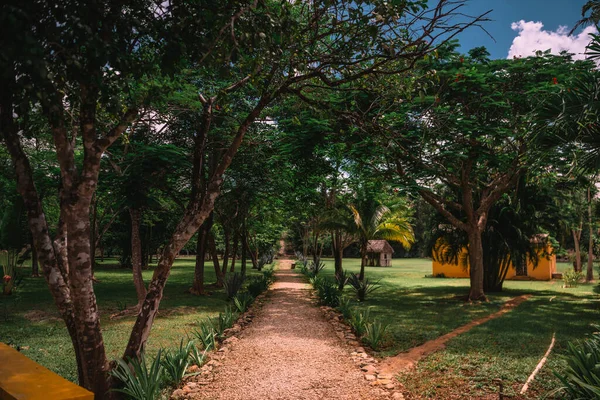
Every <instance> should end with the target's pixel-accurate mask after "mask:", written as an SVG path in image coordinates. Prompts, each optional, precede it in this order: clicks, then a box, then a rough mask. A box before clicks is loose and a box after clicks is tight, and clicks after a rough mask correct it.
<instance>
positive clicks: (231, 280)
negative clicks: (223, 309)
mask: <svg viewBox="0 0 600 400" xmlns="http://www.w3.org/2000/svg"><path fill="white" fill-rule="evenodd" d="M245 280H246V277H245V275H244V274H240V273H239V272H235V273H233V274H230V275H229V276H228V277H227V279H226V280H225V282H224V283H223V286H224V287H225V293H226V294H227V299H228V300H229V299H232V298H233V297H234V296H235V295H236V294H237V292H239V291H240V289H241V288H242V285H243V284H244V281H245Z"/></svg>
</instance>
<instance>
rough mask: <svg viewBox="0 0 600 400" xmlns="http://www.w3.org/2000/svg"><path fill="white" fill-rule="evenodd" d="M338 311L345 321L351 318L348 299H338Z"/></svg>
mask: <svg viewBox="0 0 600 400" xmlns="http://www.w3.org/2000/svg"><path fill="white" fill-rule="evenodd" d="M338 310H340V312H341V313H342V315H343V316H344V319H345V320H349V319H350V317H352V306H351V302H350V299H349V298H347V297H345V296H342V297H340V303H339V304H338Z"/></svg>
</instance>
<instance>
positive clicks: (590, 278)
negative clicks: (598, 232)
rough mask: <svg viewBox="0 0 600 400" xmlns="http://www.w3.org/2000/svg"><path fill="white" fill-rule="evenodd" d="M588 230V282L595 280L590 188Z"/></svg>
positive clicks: (589, 193)
mask: <svg viewBox="0 0 600 400" xmlns="http://www.w3.org/2000/svg"><path fill="white" fill-rule="evenodd" d="M587 195H588V229H589V235H590V238H589V242H588V260H587V274H586V276H585V280H586V282H590V281H593V280H594V227H593V223H592V192H591V189H590V188H589V187H588V191H587Z"/></svg>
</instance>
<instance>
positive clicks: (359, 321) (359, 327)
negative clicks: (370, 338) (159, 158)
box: [348, 308, 371, 337]
mask: <svg viewBox="0 0 600 400" xmlns="http://www.w3.org/2000/svg"><path fill="white" fill-rule="evenodd" d="M370 314H371V308H366V309H364V310H362V311H361V310H357V309H354V310H353V311H352V312H351V316H350V320H349V321H348V322H349V323H350V326H351V327H352V330H353V331H354V333H356V335H357V336H358V337H361V336H362V335H364V334H365V332H366V331H367V325H368V324H369V319H370Z"/></svg>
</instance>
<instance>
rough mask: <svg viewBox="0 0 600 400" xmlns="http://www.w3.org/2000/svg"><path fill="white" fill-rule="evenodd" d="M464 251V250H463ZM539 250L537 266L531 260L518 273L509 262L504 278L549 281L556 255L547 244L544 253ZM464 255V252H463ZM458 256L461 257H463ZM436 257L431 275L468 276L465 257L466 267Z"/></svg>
mask: <svg viewBox="0 0 600 400" xmlns="http://www.w3.org/2000/svg"><path fill="white" fill-rule="evenodd" d="M463 252H464V253H466V250H463ZM542 253H543V252H542V251H541V250H540V256H539V260H538V264H537V266H536V267H535V268H534V266H533V264H532V263H531V262H528V263H527V271H523V272H524V273H521V274H518V273H517V269H516V268H515V267H514V266H513V265H512V263H511V264H510V267H509V269H508V272H507V273H506V279H515V280H518V279H534V280H540V281H549V280H551V279H552V274H555V273H556V255H555V254H554V253H553V251H552V247H551V246H550V245H548V247H547V248H546V252H545V253H546V254H550V255H546V254H542ZM463 255H464V256H466V254H463ZM463 255H461V257H459V259H463V258H464V257H462V256H463ZM436 258H438V257H434V260H433V266H432V267H433V276H441V274H443V275H444V276H445V277H446V278H468V277H469V264H468V258H467V265H466V268H465V267H463V266H462V265H459V264H449V263H442V262H439V261H435V259H436Z"/></svg>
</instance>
